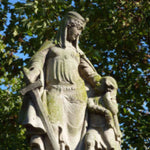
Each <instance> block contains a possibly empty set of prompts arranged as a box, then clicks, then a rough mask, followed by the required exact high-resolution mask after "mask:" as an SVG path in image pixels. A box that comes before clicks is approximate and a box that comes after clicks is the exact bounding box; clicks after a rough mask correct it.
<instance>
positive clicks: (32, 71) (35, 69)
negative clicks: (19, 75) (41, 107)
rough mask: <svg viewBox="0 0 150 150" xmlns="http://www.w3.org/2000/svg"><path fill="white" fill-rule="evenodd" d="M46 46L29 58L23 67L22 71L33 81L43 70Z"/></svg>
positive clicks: (46, 51)
mask: <svg viewBox="0 0 150 150" xmlns="http://www.w3.org/2000/svg"><path fill="white" fill-rule="evenodd" d="M48 50H49V49H48V48H47V49H44V50H42V51H38V52H37V53H36V54H35V55H34V56H33V57H32V58H31V60H30V62H29V64H28V65H27V67H24V73H25V74H26V76H27V77H28V80H29V81H30V82H31V83H33V82H34V81H35V80H36V79H37V78H38V76H39V75H40V73H41V71H42V70H43V66H44V63H45V59H46V55H47V53H48Z"/></svg>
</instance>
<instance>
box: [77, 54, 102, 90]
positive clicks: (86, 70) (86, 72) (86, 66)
mask: <svg viewBox="0 0 150 150" xmlns="http://www.w3.org/2000/svg"><path fill="white" fill-rule="evenodd" d="M79 72H80V75H81V77H82V78H83V79H84V80H85V81H87V82H88V83H89V84H90V85H91V86H92V87H96V86H99V85H100V79H101V76H100V75H99V74H98V73H97V72H96V70H95V69H94V67H93V65H92V64H91V63H90V61H89V60H88V59H87V58H86V56H85V55H84V57H81V58H80V65H79Z"/></svg>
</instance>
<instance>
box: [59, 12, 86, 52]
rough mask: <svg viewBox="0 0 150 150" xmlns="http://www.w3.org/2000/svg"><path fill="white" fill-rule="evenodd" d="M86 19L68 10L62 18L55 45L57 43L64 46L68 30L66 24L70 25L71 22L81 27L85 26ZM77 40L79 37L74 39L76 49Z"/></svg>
mask: <svg viewBox="0 0 150 150" xmlns="http://www.w3.org/2000/svg"><path fill="white" fill-rule="evenodd" d="M86 22H87V20H86V19H84V18H83V17H82V16H81V15H80V14H79V13H77V12H74V11H69V12H68V13H67V14H66V16H65V17H64V19H63V20H62V23H61V26H60V29H59V32H58V35H57V39H56V42H57V45H59V46H60V47H61V48H65V47H66V40H67V32H68V26H71V24H73V25H76V26H81V27H82V28H84V27H85V25H86ZM78 40H79V37H78V38H77V39H76V41H75V44H74V46H75V47H76V49H77V50H78V49H79V47H78Z"/></svg>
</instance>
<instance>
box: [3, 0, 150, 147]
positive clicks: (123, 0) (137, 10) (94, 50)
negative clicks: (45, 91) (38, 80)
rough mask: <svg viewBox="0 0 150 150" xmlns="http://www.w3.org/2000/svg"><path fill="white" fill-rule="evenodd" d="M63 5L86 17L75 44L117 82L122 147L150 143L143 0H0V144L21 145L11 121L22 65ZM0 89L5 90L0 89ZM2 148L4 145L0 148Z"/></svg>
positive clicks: (52, 32)
mask: <svg viewBox="0 0 150 150" xmlns="http://www.w3.org/2000/svg"><path fill="white" fill-rule="evenodd" d="M69 10H75V11H77V12H79V13H80V14H81V15H82V16H84V17H88V18H89V20H90V21H89V22H88V23H87V26H86V28H85V30H84V31H83V34H82V36H81V38H80V47H81V49H82V50H83V51H84V52H85V53H86V55H87V56H88V58H89V59H90V61H91V62H92V63H93V64H94V66H95V68H96V69H97V71H98V72H99V74H100V75H102V76H105V75H110V76H113V77H114V78H115V79H116V80H117V82H118V85H119V90H118V103H119V107H120V116H119V120H120V124H121V129H122V132H123V143H122V147H123V149H125V150H127V149H134V148H137V149H139V150H143V149H148V148H150V138H149V137H150V126H149V122H150V117H149V115H150V114H149V112H148V111H149V109H148V108H149V107H150V98H149V94H148V93H149V92H150V88H149V86H150V83H149V80H150V52H149V46H150V2H149V1H148V0H135V1H128V0H114V1H112V0H107V1H106V0H100V1H99V0H94V1H92V0H87V1H82V0H81V1H72V0H66V1H61V0H53V1H52V0H26V1H25V2H23V1H22V2H21V1H20V2H16V3H14V4H13V3H11V2H9V1H5V0H2V1H1V2H0V16H1V17H0V18H1V19H0V31H1V32H0V55H1V57H0V64H1V65H0V81H1V82H0V83H1V89H0V106H1V107H0V115H1V116H0V128H1V129H2V132H1V135H0V141H2V142H1V143H0V149H14V150H16V149H19V150H20V149H22V150H23V149H27V145H26V144H25V142H24V141H25V133H24V130H23V129H22V128H21V127H20V126H19V124H18V123H17V117H18V112H19V109H20V105H21V96H20V94H19V92H18V91H19V89H20V88H21V87H22V85H24V83H23V80H22V78H23V77H22V73H21V71H22V67H23V66H24V65H25V64H26V62H28V60H29V59H28V58H26V59H25V60H24V59H22V58H19V57H17V56H16V55H18V53H20V54H24V55H28V56H29V57H30V56H32V55H33V54H34V53H35V52H36V51H37V50H38V49H39V47H40V46H41V45H42V43H43V42H44V41H45V40H49V39H53V38H54V37H55V36H56V33H57V31H58V28H59V24H60V20H61V19H62V18H63V16H64V15H65V13H66V12H67V11H69ZM4 88H5V89H6V90H4ZM4 147H5V148H4Z"/></svg>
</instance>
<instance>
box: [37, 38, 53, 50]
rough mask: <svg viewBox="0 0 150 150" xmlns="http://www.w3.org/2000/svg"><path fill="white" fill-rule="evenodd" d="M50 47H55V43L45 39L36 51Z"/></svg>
mask: <svg viewBox="0 0 150 150" xmlns="http://www.w3.org/2000/svg"><path fill="white" fill-rule="evenodd" d="M52 47H55V44H54V43H53V41H50V40H46V41H45V42H44V43H43V45H42V46H41V47H40V48H39V50H38V52H41V51H44V50H46V49H51V48H52Z"/></svg>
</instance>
